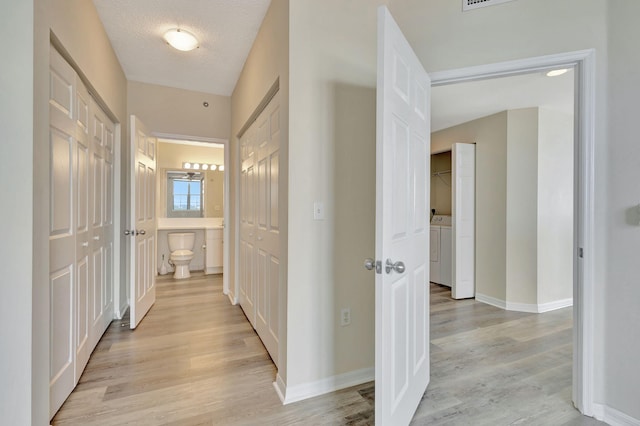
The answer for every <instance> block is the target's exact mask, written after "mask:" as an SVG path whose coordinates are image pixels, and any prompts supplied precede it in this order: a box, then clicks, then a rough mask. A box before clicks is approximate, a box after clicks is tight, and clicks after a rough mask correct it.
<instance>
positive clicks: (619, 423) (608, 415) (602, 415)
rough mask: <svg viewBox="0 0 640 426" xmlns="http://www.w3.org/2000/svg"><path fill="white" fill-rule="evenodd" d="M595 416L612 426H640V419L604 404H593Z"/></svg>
mask: <svg viewBox="0 0 640 426" xmlns="http://www.w3.org/2000/svg"><path fill="white" fill-rule="evenodd" d="M593 417H595V418H596V419H598V420H600V421H601V422H605V423H607V424H609V425H611V426H640V420H639V419H634V418H633V417H631V416H629V415H627V414H625V413H623V412H621V411H618V410H616V409H615V408H611V407H609V406H608V405H604V404H593Z"/></svg>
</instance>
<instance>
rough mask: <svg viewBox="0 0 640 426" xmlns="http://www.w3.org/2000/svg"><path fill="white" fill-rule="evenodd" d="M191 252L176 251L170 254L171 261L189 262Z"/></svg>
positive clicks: (191, 255)
mask: <svg viewBox="0 0 640 426" xmlns="http://www.w3.org/2000/svg"><path fill="white" fill-rule="evenodd" d="M191 259H193V252H192V251H191V250H176V251H174V252H171V260H191Z"/></svg>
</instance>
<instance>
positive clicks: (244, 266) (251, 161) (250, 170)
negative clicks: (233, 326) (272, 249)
mask: <svg viewBox="0 0 640 426" xmlns="http://www.w3.org/2000/svg"><path fill="white" fill-rule="evenodd" d="M255 135H256V129H255V127H254V126H251V127H250V128H249V129H248V130H247V131H246V132H245V134H244V135H243V136H242V138H241V139H240V158H241V161H242V171H241V176H240V306H241V307H242V310H243V311H244V313H245V315H246V316H247V318H248V319H249V322H250V323H251V325H252V326H253V327H254V328H255V327H256V305H255V297H256V290H255V278H256V274H255V258H256V254H255V251H256V247H255V232H256V219H255V218H256V211H255V210H256V208H255V207H256V201H255V198H256V197H255V187H256V183H255V181H256V167H255Z"/></svg>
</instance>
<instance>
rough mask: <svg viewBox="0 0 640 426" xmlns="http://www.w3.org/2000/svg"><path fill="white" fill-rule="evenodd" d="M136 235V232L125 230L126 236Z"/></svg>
mask: <svg viewBox="0 0 640 426" xmlns="http://www.w3.org/2000/svg"><path fill="white" fill-rule="evenodd" d="M135 233H136V232H135V231H130V230H128V229H125V230H124V235H135Z"/></svg>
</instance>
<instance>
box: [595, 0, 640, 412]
mask: <svg viewBox="0 0 640 426" xmlns="http://www.w3.org/2000/svg"><path fill="white" fill-rule="evenodd" d="M608 4H609V13H608V15H607V22H608V24H609V50H608V64H607V65H608V67H609V73H610V74H609V79H608V81H607V84H608V90H609V96H608V98H607V99H602V100H601V101H602V102H603V104H604V105H603V106H606V108H607V112H608V113H607V115H599V116H598V119H600V120H604V122H605V123H607V122H608V126H607V128H608V134H607V138H606V139H604V140H603V139H599V140H598V143H599V144H601V145H603V149H602V150H599V152H598V156H597V157H596V167H597V169H596V171H597V174H596V179H597V182H598V183H599V186H604V189H605V192H604V193H602V192H601V193H599V195H600V197H598V199H596V203H600V204H602V205H603V210H604V211H605V212H606V214H604V215H601V216H598V217H597V218H596V219H597V222H596V223H599V224H600V223H601V224H603V225H599V230H600V232H599V235H598V240H597V241H596V243H597V244H599V245H600V246H601V247H602V250H601V253H599V255H598V257H597V258H598V259H599V262H598V269H599V270H600V269H602V268H604V269H605V271H604V273H603V274H601V275H599V278H600V279H599V280H598V282H597V284H598V286H599V287H601V288H602V291H599V292H598V293H597V297H598V300H599V301H600V304H601V305H602V306H603V308H604V315H602V314H601V315H599V316H598V317H596V318H595V320H596V322H602V323H603V324H604V330H603V335H601V336H598V337H599V339H598V340H597V341H596V345H597V346H598V347H601V348H602V351H604V359H605V361H604V362H600V363H598V364H596V365H597V366H598V367H601V368H600V372H601V377H600V380H599V381H598V384H603V385H604V398H603V402H605V403H606V404H607V405H609V406H610V407H612V408H613V409H616V410H619V411H622V412H623V413H626V414H628V415H629V416H632V417H633V418H634V419H636V423H637V422H638V420H640V404H638V389H639V384H640V368H638V353H640V327H638V324H640V306H639V304H640V285H638V277H640V262H639V261H638V253H640V227H639V226H638V213H637V210H636V206H637V204H638V203H639V202H640V189H639V188H640V185H639V183H640V167H639V166H638V165H639V164H640V143H638V114H637V112H638V99H640V85H639V84H638V69H640V55H638V46H637V41H638V40H640V27H639V26H638V24H637V19H638V16H640V2H638V1H636V0H611V1H609V2H608ZM603 163H604V164H606V165H607V167H606V168H601V167H599V166H600V165H602V164H603ZM598 361H601V360H598Z"/></svg>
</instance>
